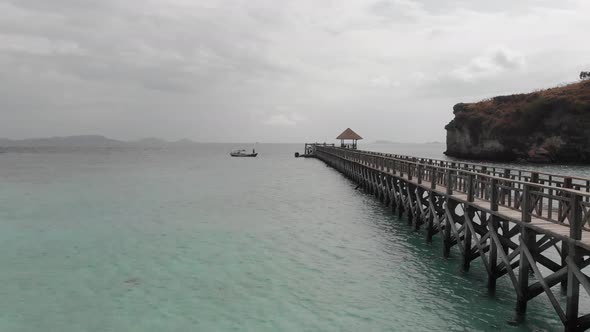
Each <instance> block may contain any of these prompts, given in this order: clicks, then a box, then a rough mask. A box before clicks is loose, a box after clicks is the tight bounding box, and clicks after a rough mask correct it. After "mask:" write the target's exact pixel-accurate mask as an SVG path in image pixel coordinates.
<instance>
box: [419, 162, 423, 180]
mask: <svg viewBox="0 0 590 332" xmlns="http://www.w3.org/2000/svg"><path fill="white" fill-rule="evenodd" d="M423 167H424V166H423V165H422V164H418V184H421V183H422V170H423Z"/></svg>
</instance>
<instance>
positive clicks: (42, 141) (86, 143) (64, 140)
mask: <svg viewBox="0 0 590 332" xmlns="http://www.w3.org/2000/svg"><path fill="white" fill-rule="evenodd" d="M194 144H198V143H196V142H193V141H191V140H189V139H181V140H178V141H174V142H169V141H166V140H163V139H161V138H155V137H148V138H143V139H140V140H136V141H130V142H126V141H120V140H115V139H111V138H108V137H104V136H100V135H79V136H65V137H47V138H29V139H22V140H12V139H7V138H0V147H81V148H84V147H126V146H130V147H133V146H138V147H167V146H190V145H194Z"/></svg>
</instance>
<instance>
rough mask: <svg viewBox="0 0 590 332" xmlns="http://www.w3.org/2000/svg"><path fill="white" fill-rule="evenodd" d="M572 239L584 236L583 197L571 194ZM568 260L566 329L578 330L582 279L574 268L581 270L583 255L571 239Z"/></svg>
mask: <svg viewBox="0 0 590 332" xmlns="http://www.w3.org/2000/svg"><path fill="white" fill-rule="evenodd" d="M570 195H571V197H570V204H571V205H570V239H572V240H580V239H581V238H582V211H581V206H580V203H581V202H582V197H581V196H580V195H577V194H574V193H572V194H570ZM567 260H568V261H569V262H568V264H567V266H568V268H567V299H566V319H567V322H566V331H574V330H577V329H576V327H577V321H578V312H579V305H580V281H579V280H578V278H576V276H575V274H574V269H577V270H580V263H581V261H582V255H581V254H580V253H579V252H578V249H577V248H576V245H575V242H573V241H570V243H569V253H568V257H567Z"/></svg>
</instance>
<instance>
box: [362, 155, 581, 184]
mask: <svg viewBox="0 0 590 332" xmlns="http://www.w3.org/2000/svg"><path fill="white" fill-rule="evenodd" d="M358 152H360V153H363V154H367V155H373V156H381V157H384V158H394V159H399V160H409V161H416V162H420V163H422V164H425V165H441V166H442V167H451V168H461V169H472V170H473V171H476V172H485V173H487V174H493V175H498V176H501V177H512V178H513V179H519V180H524V181H527V179H530V178H531V177H533V174H537V175H538V176H539V178H538V181H539V182H541V183H545V182H547V183H549V184H555V186H556V187H563V186H566V187H571V188H576V189H578V190H582V189H584V190H585V191H586V192H590V178H584V177H579V176H570V175H562V174H555V173H548V172H541V171H534V170H528V169H519V168H512V167H502V166H495V165H484V164H476V163H469V162H464V161H454V160H442V159H433V158H425V157H419V158H418V157H411V156H406V155H399V154H388V153H383V152H375V151H358ZM452 165H456V166H452ZM498 170H500V171H498Z"/></svg>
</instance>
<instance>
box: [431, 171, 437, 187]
mask: <svg viewBox="0 0 590 332" xmlns="http://www.w3.org/2000/svg"><path fill="white" fill-rule="evenodd" d="M436 173H438V171H437V169H436V167H432V176H431V179H430V180H431V182H430V189H436Z"/></svg>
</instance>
